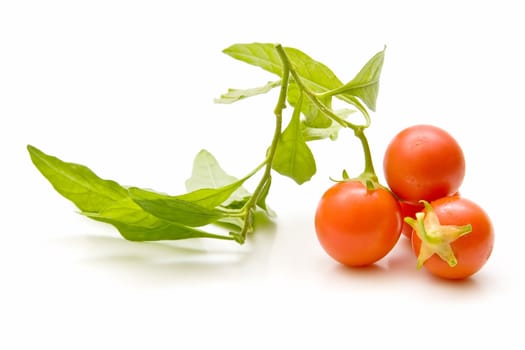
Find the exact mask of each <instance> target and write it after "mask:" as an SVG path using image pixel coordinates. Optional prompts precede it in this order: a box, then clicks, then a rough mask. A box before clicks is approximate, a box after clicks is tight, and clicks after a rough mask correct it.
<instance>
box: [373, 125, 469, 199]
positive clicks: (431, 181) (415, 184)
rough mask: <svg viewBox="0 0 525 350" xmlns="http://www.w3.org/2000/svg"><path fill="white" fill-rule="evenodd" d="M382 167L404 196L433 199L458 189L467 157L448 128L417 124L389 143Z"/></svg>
mask: <svg viewBox="0 0 525 350" xmlns="http://www.w3.org/2000/svg"><path fill="white" fill-rule="evenodd" d="M383 170H384V174H385V179H386V182H387V183H388V186H389V187H390V189H391V190H392V191H393V192H394V193H395V194H396V195H397V196H398V197H399V198H400V199H401V200H404V201H407V202H412V203H417V202H418V201H420V200H426V201H429V202H430V201H433V200H435V199H438V198H441V197H446V196H450V195H452V194H454V193H455V192H457V191H458V189H459V187H460V186H461V184H462V182H463V178H464V176H465V158H464V155H463V151H462V149H461V147H460V146H459V144H458V143H457V142H456V140H455V139H454V138H453V137H452V136H451V135H450V134H449V133H447V132H446V131H445V130H443V129H440V128H438V127H435V126H432V125H415V126H411V127H409V128H406V129H404V130H402V131H401V132H400V133H398V134H397V135H396V136H395V137H394V138H393V139H392V141H391V142H390V143H389V145H388V146H387V149H386V152H385V156H384V159H383Z"/></svg>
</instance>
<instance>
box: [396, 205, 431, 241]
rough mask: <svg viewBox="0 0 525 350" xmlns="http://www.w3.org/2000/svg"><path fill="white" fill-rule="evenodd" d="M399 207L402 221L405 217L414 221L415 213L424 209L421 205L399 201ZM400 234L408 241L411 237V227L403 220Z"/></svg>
mask: <svg viewBox="0 0 525 350" xmlns="http://www.w3.org/2000/svg"><path fill="white" fill-rule="evenodd" d="M399 205H400V207H401V216H402V218H403V219H404V218H406V217H411V218H414V219H415V218H416V213H418V212H420V211H423V209H424V208H425V206H424V205H423V204H422V203H417V204H414V203H410V202H405V201H399ZM401 233H402V234H403V235H404V236H405V237H407V238H408V239H410V238H411V237H412V227H411V226H410V225H409V224H408V223H406V222H405V221H404V220H403V227H402V228H401Z"/></svg>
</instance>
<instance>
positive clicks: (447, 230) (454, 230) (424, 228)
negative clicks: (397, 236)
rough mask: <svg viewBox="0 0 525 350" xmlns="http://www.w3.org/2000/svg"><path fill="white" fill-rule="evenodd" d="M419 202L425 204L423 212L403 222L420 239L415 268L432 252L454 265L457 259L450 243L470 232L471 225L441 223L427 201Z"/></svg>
mask: <svg viewBox="0 0 525 350" xmlns="http://www.w3.org/2000/svg"><path fill="white" fill-rule="evenodd" d="M421 203H423V205H424V206H425V211H424V212H419V213H417V214H416V219H413V218H410V217H407V218H405V222H406V223H407V224H409V225H410V226H411V227H412V228H413V229H414V232H415V234H417V236H418V237H419V239H421V248H420V250H419V256H418V257H417V268H418V269H419V268H421V267H422V266H423V264H424V263H425V261H427V260H428V259H429V258H430V257H431V256H432V255H434V254H437V255H438V256H439V257H440V258H441V259H443V260H444V261H445V262H446V263H447V264H448V265H449V266H450V267H454V266H456V265H457V263H458V261H457V259H456V256H455V255H454V250H453V249H452V247H451V243H452V242H454V241H455V240H457V239H458V238H460V237H462V236H464V235H466V234H469V233H470V232H472V225H470V224H468V225H463V226H458V225H441V223H440V222H439V218H438V216H437V214H436V213H435V211H434V208H432V206H431V205H430V204H429V203H428V202H427V201H424V200H422V201H421Z"/></svg>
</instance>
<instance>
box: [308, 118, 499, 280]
mask: <svg viewBox="0 0 525 350" xmlns="http://www.w3.org/2000/svg"><path fill="white" fill-rule="evenodd" d="M383 170H384V175H385V180H386V182H387V184H388V188H386V187H384V186H381V185H380V184H378V183H375V184H374V183H373V182H372V184H371V183H370V181H363V179H362V178H356V179H346V180H344V181H341V182H338V183H336V184H335V185H333V186H332V187H331V188H330V189H328V191H326V192H325V194H324V195H323V196H322V198H321V200H320V202H319V204H318V207H317V211H316V215H315V228H316V232H317V237H318V239H319V242H320V243H321V245H322V247H323V248H324V250H325V251H326V252H327V253H328V254H329V255H330V256H331V257H332V258H334V259H335V260H336V261H338V262H340V263H342V264H344V265H348V266H364V265H370V264H373V263H375V262H376V261H378V260H380V259H381V258H383V257H384V256H385V255H386V254H388V253H389V252H390V251H391V250H392V248H393V247H394V245H395V244H396V242H397V241H398V239H399V237H400V235H401V233H403V235H404V236H406V237H407V238H409V239H410V240H411V243H412V248H413V251H414V254H415V255H416V256H417V266H418V267H422V266H423V267H425V268H426V269H427V270H428V271H430V272H431V273H432V274H434V275H436V276H439V277H442V278H447V279H463V278H466V277H469V276H471V275H473V274H474V273H476V272H477V271H479V270H480V269H481V268H482V267H483V265H484V264H485V263H486V261H487V260H488V258H489V256H490V254H491V252H492V247H493V244H494V231H493V227H492V223H491V221H490V218H489V216H488V215H487V213H486V212H485V211H484V210H483V209H482V208H481V207H480V206H479V205H477V204H476V203H474V202H473V201H471V200H469V199H466V198H463V197H462V196H461V195H460V194H459V190H460V187H461V185H462V183H463V179H464V177H465V158H464V154H463V151H462V149H461V147H460V146H459V144H458V142H457V141H456V140H455V139H454V138H453V137H452V136H451V135H450V134H449V133H448V132H446V131H445V130H443V129H441V128H439V127H436V126H433V125H414V126H411V127H408V128H406V129H404V130H402V131H401V132H399V133H398V134H397V135H396V136H395V137H394V138H393V139H392V140H391V142H390V143H389V144H388V147H387V149H386V152H385V154H384V158H383Z"/></svg>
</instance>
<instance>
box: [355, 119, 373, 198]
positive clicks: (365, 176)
mask: <svg viewBox="0 0 525 350" xmlns="http://www.w3.org/2000/svg"><path fill="white" fill-rule="evenodd" d="M354 134H355V136H356V137H357V138H358V139H359V141H361V146H362V147H363V153H364V156H365V169H364V171H363V173H362V174H361V175H360V176H359V178H360V179H361V180H362V181H363V182H364V183H365V185H366V188H368V189H369V190H372V189H375V188H376V187H377V185H378V178H377V175H376V172H375V169H374V162H373V161H372V152H371V151H370V145H369V144H368V139H367V138H366V136H365V132H364V128H358V129H356V130H354Z"/></svg>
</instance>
